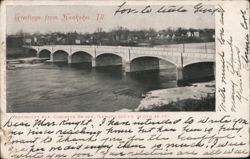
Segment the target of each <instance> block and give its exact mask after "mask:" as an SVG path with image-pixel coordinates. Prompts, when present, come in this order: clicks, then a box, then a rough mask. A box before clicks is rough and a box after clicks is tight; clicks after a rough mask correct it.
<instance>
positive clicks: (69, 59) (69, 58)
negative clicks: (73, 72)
mask: <svg viewBox="0 0 250 159" xmlns="http://www.w3.org/2000/svg"><path fill="white" fill-rule="evenodd" d="M71 63H72V59H71V56H68V64H71Z"/></svg>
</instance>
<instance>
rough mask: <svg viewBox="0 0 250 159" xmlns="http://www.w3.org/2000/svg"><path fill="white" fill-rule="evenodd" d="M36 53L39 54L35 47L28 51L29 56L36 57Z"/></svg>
mask: <svg viewBox="0 0 250 159" xmlns="http://www.w3.org/2000/svg"><path fill="white" fill-rule="evenodd" d="M36 55H37V50H35V49H33V48H30V49H28V51H27V56H28V57H36Z"/></svg>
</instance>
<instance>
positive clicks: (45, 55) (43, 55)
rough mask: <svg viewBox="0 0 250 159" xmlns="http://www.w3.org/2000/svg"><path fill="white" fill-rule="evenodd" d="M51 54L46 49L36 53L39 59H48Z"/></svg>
mask: <svg viewBox="0 0 250 159" xmlns="http://www.w3.org/2000/svg"><path fill="white" fill-rule="evenodd" d="M50 55H51V52H50V51H49V50H47V49H43V50H41V51H40V52H38V57H39V58H50Z"/></svg>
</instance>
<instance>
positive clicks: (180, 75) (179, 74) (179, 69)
mask: <svg viewBox="0 0 250 159" xmlns="http://www.w3.org/2000/svg"><path fill="white" fill-rule="evenodd" d="M176 80H177V82H178V81H182V80H183V68H182V67H176Z"/></svg>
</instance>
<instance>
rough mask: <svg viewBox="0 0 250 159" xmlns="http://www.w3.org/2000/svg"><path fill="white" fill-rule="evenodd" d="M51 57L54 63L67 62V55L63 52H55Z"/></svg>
mask: <svg viewBox="0 0 250 159" xmlns="http://www.w3.org/2000/svg"><path fill="white" fill-rule="evenodd" d="M52 56H53V61H54V62H68V56H69V53H68V52H66V51H64V50H57V51H55V52H54V53H53V55H52Z"/></svg>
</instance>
